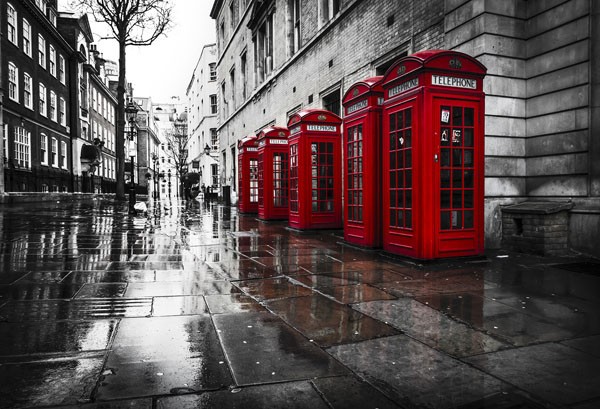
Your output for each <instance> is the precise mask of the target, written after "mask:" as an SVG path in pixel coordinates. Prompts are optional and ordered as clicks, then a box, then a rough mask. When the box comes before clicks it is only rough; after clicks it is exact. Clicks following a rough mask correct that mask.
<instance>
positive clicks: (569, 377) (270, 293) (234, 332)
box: [0, 199, 600, 409]
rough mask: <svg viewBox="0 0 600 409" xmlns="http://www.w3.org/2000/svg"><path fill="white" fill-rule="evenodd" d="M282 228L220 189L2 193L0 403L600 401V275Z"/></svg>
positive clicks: (108, 406) (101, 408) (512, 257)
mask: <svg viewBox="0 0 600 409" xmlns="http://www.w3.org/2000/svg"><path fill="white" fill-rule="evenodd" d="M286 226H287V225H286V223H284V222H275V223H263V222H261V221H258V220H257V219H256V218H255V217H253V216H250V215H239V214H238V213H237V212H236V210H235V208H230V207H227V206H222V205H220V204H218V203H198V202H188V203H186V202H176V201H173V202H171V203H162V204H161V206H160V207H154V206H153V204H152V203H150V211H149V214H148V216H147V217H141V216H131V215H129V214H128V211H127V205H126V204H120V203H117V204H115V203H113V202H112V201H105V200H97V199H96V200H93V201H92V200H87V201H86V200H81V201H74V202H69V203H67V202H58V203H55V202H47V203H30V204H27V205H4V206H0V238H1V240H0V409H9V408H10V409H13V408H34V407H61V408H72V409H74V408H87V409H121V408H144V409H146V408H148V409H149V408H195V407H207V408H221V407H244V408H262V407H286V408H287V407H289V408H305V407H311V408H321V407H323V408H325V407H329V408H339V409H347V408H360V409H362V408H366V407H379V408H395V407H427V408H442V409H444V408H458V407H461V409H462V408H470V409H474V408H478V407H479V406H477V405H481V404H482V402H484V401H485V402H492V401H494V399H495V398H494V397H495V396H496V397H497V396H501V397H502V396H504V397H506V396H511V397H512V396H519V397H523V396H525V397H527V399H533V400H535V401H536V402H537V403H539V404H540V405H541V406H542V407H552V405H555V404H559V405H565V406H569V407H577V408H578V409H582V408H584V407H590V408H591V407H600V379H599V378H598V375H597V374H599V373H600V352H599V351H600V350H599V349H598V344H599V337H600V295H599V294H600V279H599V278H597V277H594V276H591V275H585V274H580V273H575V272H568V271H565V270H560V269H558V268H556V267H555V264H558V261H556V260H553V261H549V260H547V259H544V258H536V257H534V256H525V255H518V254H513V253H510V254H506V255H503V256H502V257H496V255H497V253H495V252H491V253H490V254H489V256H488V258H487V259H484V260H446V261H442V262H439V263H429V264H422V265H421V264H418V263H414V262H407V261H406V260H398V259H394V258H390V257H388V256H389V255H385V254H381V253H379V252H377V251H362V250H360V249H356V248H354V247H350V246H346V245H344V244H343V243H342V241H343V240H342V238H341V237H340V232H303V233H302V234H300V233H298V232H294V231H291V230H289V229H287V228H286ZM498 394H500V395H498ZM519 399H520V398H518V399H517V401H518V400H519ZM509 400H510V399H509ZM59 405H60V406H59ZM473 405H475V406H473ZM586 405H587V406H586Z"/></svg>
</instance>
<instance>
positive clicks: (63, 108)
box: [58, 97, 67, 126]
mask: <svg viewBox="0 0 600 409" xmlns="http://www.w3.org/2000/svg"><path fill="white" fill-rule="evenodd" d="M58 122H59V123H60V124H61V125H62V126H66V125H67V102H66V101H65V99H64V98H62V97H61V98H60V100H59V102H58Z"/></svg>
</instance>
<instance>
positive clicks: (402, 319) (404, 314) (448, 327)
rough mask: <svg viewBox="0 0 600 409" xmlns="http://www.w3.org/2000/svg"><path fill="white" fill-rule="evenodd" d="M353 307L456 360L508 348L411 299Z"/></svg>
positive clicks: (375, 302) (366, 303) (505, 344)
mask: <svg viewBox="0 0 600 409" xmlns="http://www.w3.org/2000/svg"><path fill="white" fill-rule="evenodd" d="M353 308H354V309H356V310H357V311H360V312H362V313H364V314H366V315H368V316H370V317H373V318H376V319H378V320H380V321H383V322H385V323H388V324H389V325H392V326H393V327H395V328H397V329H398V330H400V331H402V332H403V333H405V334H407V335H409V336H411V337H412V338H414V339H417V340H419V341H421V342H423V343H424V344H426V345H429V346H430V347H432V348H435V349H436V350H438V351H442V352H445V353H447V354H448V355H451V356H455V357H465V356H471V355H479V354H482V353H487V352H494V351H498V350H500V349H503V348H507V347H508V346H509V344H507V343H505V342H502V341H500V340H497V339H495V338H493V337H491V336H489V335H488V334H485V333H484V332H482V331H477V330H475V329H473V328H471V327H470V326H468V325H466V324H464V323H462V322H458V321H455V320H453V319H451V318H450V317H447V316H445V315H444V314H442V313H441V312H439V311H437V310H435V309H433V308H430V307H429V306H427V305H425V304H422V303H420V302H418V301H415V300H413V299H411V298H400V299H398V300H394V301H374V302H365V303H361V304H355V305H353Z"/></svg>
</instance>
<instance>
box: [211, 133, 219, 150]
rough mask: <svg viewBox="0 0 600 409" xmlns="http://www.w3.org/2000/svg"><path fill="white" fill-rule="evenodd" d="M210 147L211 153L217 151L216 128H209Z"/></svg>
mask: <svg viewBox="0 0 600 409" xmlns="http://www.w3.org/2000/svg"><path fill="white" fill-rule="evenodd" d="M210 145H211V147H212V150H213V151H216V150H219V139H218V138H217V129H216V128H210Z"/></svg>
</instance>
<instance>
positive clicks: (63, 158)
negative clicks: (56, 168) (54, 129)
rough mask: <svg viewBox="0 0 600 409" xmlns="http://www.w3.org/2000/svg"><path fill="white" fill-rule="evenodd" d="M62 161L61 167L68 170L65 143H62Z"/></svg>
mask: <svg viewBox="0 0 600 409" xmlns="http://www.w3.org/2000/svg"><path fill="white" fill-rule="evenodd" d="M60 159H61V160H60V161H61V164H60V167H61V168H63V169H67V143H66V142H65V141H60Z"/></svg>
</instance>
